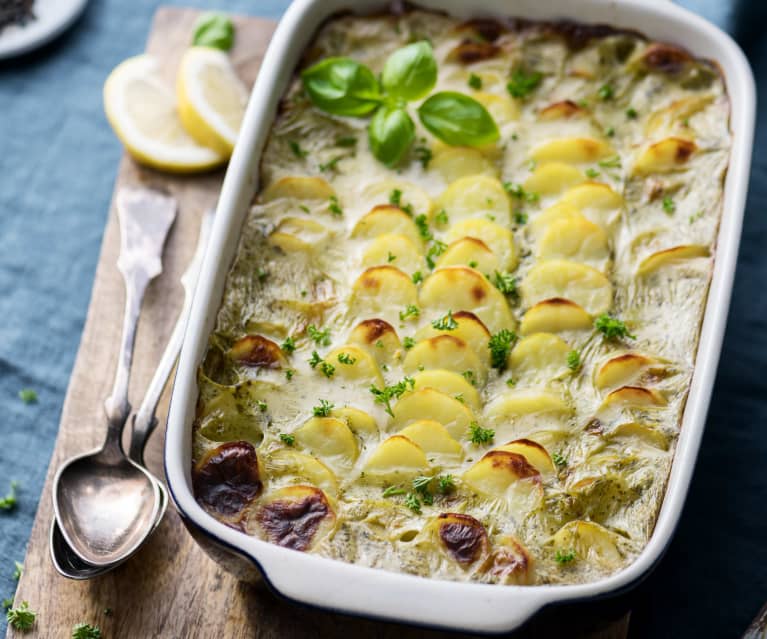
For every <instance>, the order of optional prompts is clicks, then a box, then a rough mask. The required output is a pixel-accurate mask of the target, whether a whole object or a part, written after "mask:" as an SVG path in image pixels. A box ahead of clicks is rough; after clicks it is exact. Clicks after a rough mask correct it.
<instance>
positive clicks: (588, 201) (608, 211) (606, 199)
mask: <svg viewBox="0 0 767 639" xmlns="http://www.w3.org/2000/svg"><path fill="white" fill-rule="evenodd" d="M558 204H561V205H568V204H569V205H570V206H573V207H575V208H576V209H578V210H579V211H580V212H581V213H583V215H584V216H585V217H586V218H587V219H588V220H590V221H591V222H594V224H598V225H600V226H602V227H607V226H609V225H610V224H612V223H613V222H614V221H615V220H616V219H617V218H618V216H619V215H620V211H621V209H622V208H623V205H624V202H623V198H622V197H621V196H620V195H619V194H618V193H616V192H615V191H614V190H613V189H612V188H610V187H609V186H608V185H607V184H602V183H601V182H587V183H585V184H579V185H578V186H575V187H573V188H571V189H569V190H567V191H566V192H565V193H564V194H563V195H562V197H561V198H560V199H559V203H558Z"/></svg>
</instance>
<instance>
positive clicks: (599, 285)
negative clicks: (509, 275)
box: [521, 260, 613, 315]
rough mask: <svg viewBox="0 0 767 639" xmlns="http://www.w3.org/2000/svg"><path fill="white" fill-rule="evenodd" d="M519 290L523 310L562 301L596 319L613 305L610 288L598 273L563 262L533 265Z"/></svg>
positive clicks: (573, 263) (585, 267) (588, 267)
mask: <svg viewBox="0 0 767 639" xmlns="http://www.w3.org/2000/svg"><path fill="white" fill-rule="evenodd" d="M521 289H522V297H523V301H524V303H525V305H526V306H533V305H534V304H537V303H538V302H541V301H543V300H550V299H552V298H564V299H567V300H571V301H573V302H575V303H576V304H578V305H579V306H582V307H583V308H584V309H585V310H586V311H587V312H588V313H590V314H591V315H599V314H600V313H605V312H607V311H608V310H609V309H610V306H612V302H613V287H612V284H610V281H609V280H608V279H607V278H606V277H605V276H604V275H603V274H602V273H600V272H599V271H597V270H596V269H595V268H591V267H590V266H586V265H585V264H579V263H577V262H568V261H566V260H548V261H546V262H541V263H538V264H536V265H535V266H533V267H532V268H531V269H530V270H529V271H528V273H527V275H526V276H525V278H524V280H522V285H521Z"/></svg>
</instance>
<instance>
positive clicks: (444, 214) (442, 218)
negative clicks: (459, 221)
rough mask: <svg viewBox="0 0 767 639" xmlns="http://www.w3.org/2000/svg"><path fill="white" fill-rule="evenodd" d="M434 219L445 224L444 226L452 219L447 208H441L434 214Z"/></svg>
mask: <svg viewBox="0 0 767 639" xmlns="http://www.w3.org/2000/svg"><path fill="white" fill-rule="evenodd" d="M434 221H435V222H436V223H437V224H440V225H443V226H444V225H445V224H447V223H448V222H449V221H450V219H449V218H448V216H447V211H446V210H445V209H442V210H441V211H440V212H439V213H437V214H436V215H435V216H434Z"/></svg>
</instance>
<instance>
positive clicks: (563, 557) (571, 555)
mask: <svg viewBox="0 0 767 639" xmlns="http://www.w3.org/2000/svg"><path fill="white" fill-rule="evenodd" d="M574 560H575V551H574V550H567V551H564V550H557V552H556V554H555V555H554V561H556V562H557V563H558V564H561V565H564V564H569V563H570V562H571V561H574Z"/></svg>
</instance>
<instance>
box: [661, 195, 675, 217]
mask: <svg viewBox="0 0 767 639" xmlns="http://www.w3.org/2000/svg"><path fill="white" fill-rule="evenodd" d="M663 210H664V211H665V212H666V214H667V215H672V214H673V213H674V211H676V204H675V203H674V200H673V199H672V198H671V196H670V195H666V196H664V198H663Z"/></svg>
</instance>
